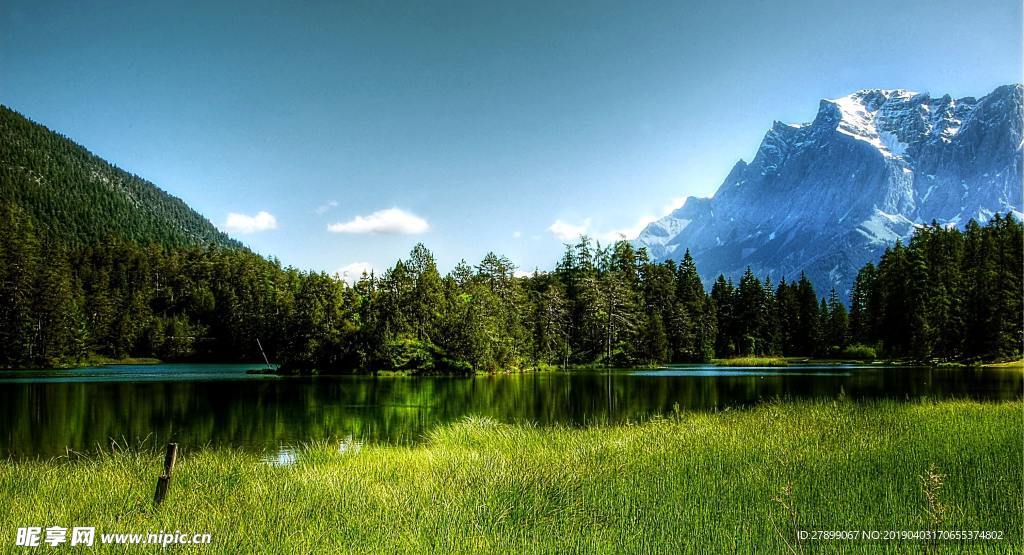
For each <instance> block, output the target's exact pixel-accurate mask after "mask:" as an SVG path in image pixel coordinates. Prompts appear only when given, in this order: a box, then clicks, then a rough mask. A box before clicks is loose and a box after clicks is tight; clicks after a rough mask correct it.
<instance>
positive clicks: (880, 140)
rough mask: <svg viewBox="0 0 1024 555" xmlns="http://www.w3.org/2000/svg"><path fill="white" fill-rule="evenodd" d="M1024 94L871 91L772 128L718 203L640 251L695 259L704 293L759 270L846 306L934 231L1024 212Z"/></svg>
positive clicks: (700, 204)
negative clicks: (933, 225) (865, 280)
mask: <svg viewBox="0 0 1024 555" xmlns="http://www.w3.org/2000/svg"><path fill="white" fill-rule="evenodd" d="M1022 93H1024V87H1022V86H1021V85H1019V84H1018V85H1007V86H1003V87H999V88H997V89H996V90H994V91H992V93H990V94H988V95H987V96H984V97H982V98H980V99H976V98H972V97H967V98H959V99H953V98H950V97H949V96H948V95H947V96H942V97H939V98H933V97H931V96H929V95H928V94H926V93H925V94H918V93H914V92H910V91H906V90H898V89H897V90H883V89H866V90H860V91H857V92H855V93H853V94H851V95H849V96H846V97H843V98H839V99H836V100H822V101H821V105H820V107H819V109H818V114H817V116H816V117H815V118H814V121H813V122H811V123H807V124H800V125H790V124H785V123H781V122H776V123H775V124H774V125H772V128H771V130H769V131H768V133H767V134H766V135H765V137H764V140H763V141H762V143H761V146H760V148H759V149H758V152H757V154H756V156H754V159H753V161H752V162H750V163H749V164H748V163H746V162H744V161H743V160H740V161H739V162H738V163H737V164H736V166H735V167H733V169H732V171H731V172H730V173H729V176H728V177H726V179H725V182H724V183H722V185H721V186H720V187H719V189H718V191H717V192H716V193H715V195H714V196H713V197H711V198H695V197H690V198H688V199H687V200H686V203H685V204H684V205H683V206H682V207H681V208H679V209H678V210H676V211H674V212H673V213H671V214H669V215H668V216H666V217H664V218H662V219H661V220H658V221H656V222H654V223H652V224H650V225H649V226H648V227H647V228H646V229H644V231H643V232H641V233H640V235H639V236H638V237H637V239H636V244H637V245H638V246H644V247H647V249H648V251H649V252H650V254H651V255H652V257H653V258H656V259H658V260H664V259H667V258H677V259H678V258H681V257H682V255H683V253H684V252H685V250H686V249H690V251H691V253H692V254H693V256H694V259H695V260H696V262H697V267H698V268H699V269H700V271H701V274H702V277H703V279H704V280H705V281H706V282H710V281H711V280H713V279H714V278H716V277H717V276H718V275H719V274H725V275H726V276H731V277H732V278H733V279H737V278H738V277H739V275H740V274H742V272H743V271H744V270H745V269H746V268H747V267H748V266H749V267H750V268H751V269H753V271H754V272H755V274H757V275H759V276H765V275H767V276H770V277H771V278H772V280H773V281H778V280H779V279H780V278H785V279H787V280H789V279H793V278H798V277H799V275H800V273H801V272H804V273H806V274H807V276H808V277H809V278H810V279H811V281H812V282H813V283H814V285H815V287H816V288H817V289H818V291H819V292H827V291H828V290H829V289H830V288H831V287H835V288H836V290H837V291H839V292H840V294H841V295H842V296H843V297H846V296H847V295H848V293H849V289H850V288H851V286H852V284H853V279H854V277H855V276H856V272H857V270H858V269H859V268H860V267H861V266H863V265H864V264H865V263H867V262H868V261H875V260H877V259H878V258H879V257H880V256H881V254H882V252H883V251H884V250H885V247H887V246H889V245H891V244H893V243H895V242H896V241H897V240H899V239H902V240H906V239H907V238H909V237H910V235H911V234H912V232H913V230H914V227H915V226H916V225H920V224H927V223H930V222H932V221H933V220H935V221H937V222H939V223H940V224H943V225H956V226H963V225H965V224H966V223H967V222H968V221H970V220H971V219H972V218H973V219H975V220H978V221H979V223H983V222H985V221H987V220H988V219H989V218H991V217H992V215H994V214H995V213H1003V214H1005V213H1007V212H1013V213H1014V214H1015V215H1016V216H1017V217H1018V218H1021V216H1022V214H1021V208H1022V200H1021V197H1022V185H1021V178H1022V161H1024V156H1022V152H1024V151H1022V146H1024V143H1022V136H1021V120H1022V111H1021V110H1022Z"/></svg>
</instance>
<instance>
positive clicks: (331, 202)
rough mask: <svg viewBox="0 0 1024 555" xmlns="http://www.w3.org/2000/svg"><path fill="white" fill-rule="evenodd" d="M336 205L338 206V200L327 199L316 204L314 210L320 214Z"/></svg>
mask: <svg viewBox="0 0 1024 555" xmlns="http://www.w3.org/2000/svg"><path fill="white" fill-rule="evenodd" d="M337 207H338V201H336V200H329V201H327V202H325V203H323V204H321V205H320V206H317V207H316V210H314V212H316V213H317V214H321V215H322V214H326V213H327V212H330V211H331V209H333V208H337Z"/></svg>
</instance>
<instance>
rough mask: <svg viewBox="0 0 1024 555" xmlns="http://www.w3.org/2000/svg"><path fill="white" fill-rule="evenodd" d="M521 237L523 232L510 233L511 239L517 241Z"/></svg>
mask: <svg viewBox="0 0 1024 555" xmlns="http://www.w3.org/2000/svg"><path fill="white" fill-rule="evenodd" d="M522 236H523V232H522V231H513V232H512V238H513V239H518V238H520V237H522Z"/></svg>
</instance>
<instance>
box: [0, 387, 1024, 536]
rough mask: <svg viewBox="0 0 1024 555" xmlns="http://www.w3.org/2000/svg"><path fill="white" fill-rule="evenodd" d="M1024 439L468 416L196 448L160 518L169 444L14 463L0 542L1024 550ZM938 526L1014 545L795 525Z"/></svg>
mask: <svg viewBox="0 0 1024 555" xmlns="http://www.w3.org/2000/svg"><path fill="white" fill-rule="evenodd" d="M1022 438H1024V403H1021V402H1012V403H1000V404H983V403H975V402H938V403H929V402H917V403H905V404H898V403H891V402H883V403H865V404H861V403H854V402H849V401H844V402H838V403H824V402H822V403H808V402H797V403H773V404H767V405H762V406H760V407H758V408H755V409H751V410H747V411H726V412H723V413H717V414H682V415H677V416H673V417H669V418H665V419H659V420H654V421H650V422H646V423H642V424H637V425H624V426H614V427H594V428H587V429H569V428H534V427H529V426H511V425H503V424H498V423H495V422H493V421H489V420H481V419H476V420H474V419H470V420H466V421H464V422H461V423H458V424H455V425H451V426H448V427H443V428H440V429H437V430H436V431H435V432H434V433H433V434H432V435H431V436H430V437H428V438H426V440H425V442H424V443H423V444H421V445H418V446H415V447H388V446H363V447H359V446H358V445H353V444H350V443H341V442H330V443H320V444H316V445H310V446H307V447H305V448H304V449H301V450H299V452H298V453H297V459H296V461H295V462H294V464H290V465H287V466H272V465H268V464H266V463H264V462H262V461H261V458H260V457H259V456H258V455H255V454H247V453H242V452H237V451H230V450H206V451H189V450H188V446H183V452H182V454H181V456H180V458H179V462H178V466H177V467H176V470H175V475H174V478H173V482H172V484H171V487H170V494H169V496H168V498H167V500H166V501H165V502H164V504H163V505H162V506H161V507H160V508H158V509H154V508H153V507H152V505H151V499H152V495H153V487H154V484H155V478H156V476H157V474H158V472H159V468H160V466H161V461H162V455H161V454H160V453H158V452H155V451H137V450H136V451H130V452H119V453H117V454H113V455H110V454H107V455H101V454H97V455H91V456H89V457H85V458H76V459H75V460H70V461H69V460H65V459H58V460H54V461H27V462H11V461H8V462H5V463H2V464H0V531H2V532H0V534H2V536H0V537H2V538H3V542H4V545H3V549H2V550H14V549H15V548H14V543H15V532H16V529H17V528H18V527H21V526H41V527H43V528H45V527H48V526H62V527H68V528H70V527H71V526H96V528H97V532H96V533H97V542H98V541H99V534H101V533H107V532H135V533H143V534H144V533H147V532H150V531H152V532H156V531H158V530H164V531H175V530H178V531H181V532H187V533H189V534H191V533H207V532H208V533H210V534H212V538H213V543H212V544H211V545H208V546H202V547H200V548H196V547H195V546H187V547H186V546H170V547H168V548H166V549H168V550H171V551H176V552H192V551H197V552H199V551H201V552H206V553H245V552H262V553H308V552H323V553H339V552H376V553H395V552H442V553H447V552H456V553H478V552H514V553H520V552H542V553H566V552H570V553H571V552H606V553H612V552H616V553H623V552H625V553H687V552H689V553H706V552H720V553H734V552H739V553H750V552H754V551H756V552H764V553H784V552H787V551H789V552H798V553H800V552H817V551H820V550H823V549H824V550H828V551H833V550H837V549H843V550H845V551H848V552H863V551H876V552H907V551H913V552H922V551H930V550H934V549H936V548H937V549H938V550H939V551H940V552H941V551H947V550H948V551H956V552H961V550H963V549H964V548H966V549H967V550H970V551H983V550H988V551H991V552H994V553H1008V552H1017V553H1019V552H1020V551H1021V549H1022V548H1024V542H1022V538H1021V536H1022V530H1021V528H1022V522H1024V521H1022V518H1024V517H1022V512H1024V507H1022V503H1024V501H1022V500H1024V492H1022V478H1024V469H1022V455H1024V446H1022ZM794 521H795V522H794ZM932 528H939V529H944V530H999V531H1002V533H1003V539H1002V540H1000V541H990V542H982V541H977V542H972V543H967V544H961V543H956V542H939V543H938V544H937V545H926V542H913V541H911V542H903V543H893V542H877V541H876V542H865V541H853V542H851V541H846V542H838V543H836V542H812V541H810V540H804V541H799V540H798V539H796V536H797V534H796V532H795V531H796V530H797V529H800V530H922V529H932ZM65 547H68V546H65ZM93 550H99V551H103V550H107V551H117V552H124V551H125V550H126V548H125V547H124V546H119V547H115V546H106V547H104V546H100V545H97V546H95V547H94V548H93ZM127 550H128V551H134V550H133V549H130V548H129V549H127ZM148 550H149V551H159V548H154V547H153V546H149V549H148ZM21 552H25V550H22V551H21ZM83 552H84V551H83Z"/></svg>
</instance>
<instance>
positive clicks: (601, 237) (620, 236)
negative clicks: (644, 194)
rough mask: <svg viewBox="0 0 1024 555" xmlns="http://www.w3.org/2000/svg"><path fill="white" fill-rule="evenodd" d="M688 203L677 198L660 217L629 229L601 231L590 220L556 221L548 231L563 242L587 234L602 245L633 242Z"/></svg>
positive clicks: (648, 218)
mask: <svg viewBox="0 0 1024 555" xmlns="http://www.w3.org/2000/svg"><path fill="white" fill-rule="evenodd" d="M684 202H686V197H675V198H673V199H672V200H670V201H669V202H668V203H667V204H665V205H664V206H662V208H661V214H660V215H658V216H652V215H650V214H648V215H646V216H642V217H640V218H638V219H637V220H636V223H634V224H633V225H631V226H629V227H621V228H616V229H610V230H599V229H594V228H592V227H591V225H590V218H587V219H586V220H583V223H582V224H579V225H573V224H570V223H568V222H563V221H562V220H555V223H553V224H551V226H550V227H548V231H550V232H551V234H552V235H554V236H555V237H558V238H559V239H561V240H562V241H571V240H575V239H578V238H579V236H580V235H583V234H587V235H589V236H590V237H593V238H594V239H597V240H598V241H600V242H602V243H614V242H616V241H622V240H624V239H625V240H631V239H635V238H636V237H637V236H638V235H640V232H641V231H643V230H644V228H645V227H647V226H648V225H649V224H651V223H652V222H655V221H657V220H659V219H661V218H663V217H665V216H668V215H669V214H671V213H672V212H673V211H675V210H676V209H678V208H680V207H682V206H683V203H684Z"/></svg>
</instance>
